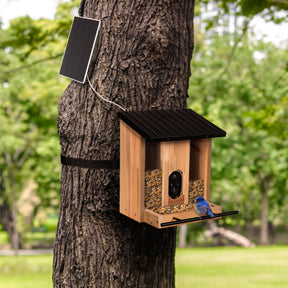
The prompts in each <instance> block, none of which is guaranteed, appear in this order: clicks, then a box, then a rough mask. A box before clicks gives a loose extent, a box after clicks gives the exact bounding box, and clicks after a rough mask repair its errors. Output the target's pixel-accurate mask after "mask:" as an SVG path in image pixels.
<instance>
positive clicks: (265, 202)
mask: <svg viewBox="0 0 288 288" xmlns="http://www.w3.org/2000/svg"><path fill="white" fill-rule="evenodd" d="M259 178H260V187H261V192H262V193H261V195H262V209H261V226H260V244H261V245H268V244H269V224H268V210H269V198H268V192H269V188H270V177H269V176H266V177H264V176H262V175H260V176H259Z"/></svg>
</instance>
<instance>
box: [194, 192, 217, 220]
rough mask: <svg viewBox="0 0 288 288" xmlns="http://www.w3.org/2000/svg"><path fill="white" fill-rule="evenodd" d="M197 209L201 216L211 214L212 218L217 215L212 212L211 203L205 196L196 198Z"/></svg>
mask: <svg viewBox="0 0 288 288" xmlns="http://www.w3.org/2000/svg"><path fill="white" fill-rule="evenodd" d="M195 210H196V212H197V214H198V215H199V216H200V218H201V216H207V215H209V216H210V217H211V218H214V217H215V215H214V214H213V213H212V211H211V208H210V206H209V203H208V202H207V201H206V200H205V199H204V198H203V197H198V198H197V199H196V205H195Z"/></svg>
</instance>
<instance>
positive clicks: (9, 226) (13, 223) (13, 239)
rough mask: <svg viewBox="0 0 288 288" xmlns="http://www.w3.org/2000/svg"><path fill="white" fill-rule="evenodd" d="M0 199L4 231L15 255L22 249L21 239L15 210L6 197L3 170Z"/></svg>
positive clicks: (0, 219)
mask: <svg viewBox="0 0 288 288" xmlns="http://www.w3.org/2000/svg"><path fill="white" fill-rule="evenodd" d="M0 199H1V203H0V222H1V224H2V226H3V230H4V231H7V233H8V236H9V242H10V245H11V248H12V249H13V250H14V251H15V254H17V253H18V250H19V248H21V238H20V235H19V231H18V229H17V219H15V217H14V215H13V210H11V208H10V205H9V203H8V200H7V197H6V195H5V187H4V176H3V173H2V171H1V170H0Z"/></svg>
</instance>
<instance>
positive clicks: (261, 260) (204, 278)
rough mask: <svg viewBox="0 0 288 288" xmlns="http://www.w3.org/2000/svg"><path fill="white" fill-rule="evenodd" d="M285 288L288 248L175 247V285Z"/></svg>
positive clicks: (177, 287) (287, 269)
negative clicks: (181, 248) (177, 248)
mask: <svg viewBox="0 0 288 288" xmlns="http://www.w3.org/2000/svg"><path fill="white" fill-rule="evenodd" d="M190 287H193V288H200V287H201V288H203V287H206V288H209V287H213V288H226V287H233V288H238V287H239V288H240V287H241V288H243V287H245V288H258V287H259V288H266V287H267V288H278V287H283V288H284V287H288V247H287V246H286V247H277V246H276V247H273V246H271V247H257V248H255V249H243V248H194V249H193V248H191V249H183V250H177V253H176V288H190Z"/></svg>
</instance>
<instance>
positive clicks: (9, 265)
mask: <svg viewBox="0 0 288 288" xmlns="http://www.w3.org/2000/svg"><path fill="white" fill-rule="evenodd" d="M52 258H53V256H52V255H41V256H0V287H1V288H2V287H3V288H16V287H17V288H40V287H41V288H51V287H52ZM191 287H193V288H197V287H199V288H200V287H201V288H203V287H206V288H210V287H213V288H220V287H221V288H227V287H232V288H237V287H241V288H243V287H245V288H258V287H259V288H266V287H267V288H278V287H283V288H284V287H285V288H286V287H288V246H282V247H281V246H276V247H273V246H272V247H257V248H255V249H243V248H190V249H181V250H179V249H178V250H177V253H176V288H191ZM123 288H125V287H123Z"/></svg>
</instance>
